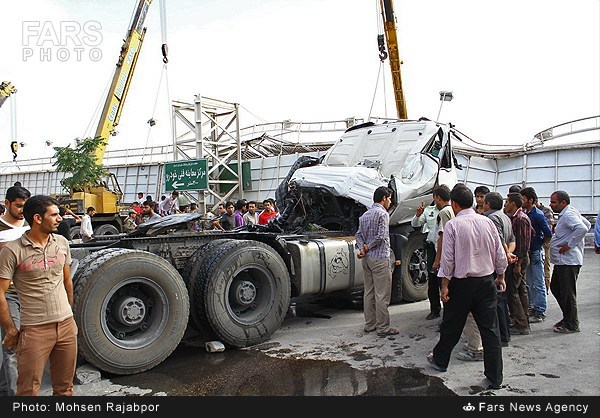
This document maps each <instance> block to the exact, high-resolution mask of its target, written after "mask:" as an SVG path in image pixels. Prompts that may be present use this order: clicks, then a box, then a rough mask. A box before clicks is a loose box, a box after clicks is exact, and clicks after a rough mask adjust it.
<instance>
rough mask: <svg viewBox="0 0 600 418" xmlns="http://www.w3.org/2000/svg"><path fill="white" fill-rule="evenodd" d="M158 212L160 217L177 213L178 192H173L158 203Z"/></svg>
mask: <svg viewBox="0 0 600 418" xmlns="http://www.w3.org/2000/svg"><path fill="white" fill-rule="evenodd" d="M159 211H160V215H161V216H167V215H171V214H173V213H178V212H179V192H178V191H177V190H173V192H172V193H171V195H170V196H169V197H167V198H166V199H165V200H163V201H162V202H160V205H159Z"/></svg>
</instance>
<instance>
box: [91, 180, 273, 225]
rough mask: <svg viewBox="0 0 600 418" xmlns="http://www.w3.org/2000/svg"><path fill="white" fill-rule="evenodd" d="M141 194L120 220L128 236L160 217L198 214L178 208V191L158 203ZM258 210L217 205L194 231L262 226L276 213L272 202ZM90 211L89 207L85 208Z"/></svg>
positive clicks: (246, 204)
mask: <svg viewBox="0 0 600 418" xmlns="http://www.w3.org/2000/svg"><path fill="white" fill-rule="evenodd" d="M143 196H144V193H143V192H139V193H138V201H134V202H133V203H132V204H131V209H130V210H129V214H128V217H127V218H126V219H125V221H124V230H125V232H127V233H129V232H132V231H133V230H135V229H136V228H137V227H138V226H139V225H141V224H143V223H145V222H149V221H154V220H156V219H159V218H160V217H164V216H167V215H171V214H174V213H198V210H199V209H198V205H197V204H196V203H195V202H192V203H190V204H189V205H188V204H185V205H181V204H180V201H179V192H178V191H176V190H175V191H173V192H171V194H170V195H169V196H164V195H163V196H161V200H160V202H157V201H154V200H153V199H152V196H151V195H148V196H146V198H145V200H142V198H143ZM262 206H263V209H262V210H258V203H257V202H256V201H254V200H252V201H247V200H246V199H239V200H237V201H235V202H233V201H227V202H225V203H219V204H217V205H216V207H215V208H213V210H209V211H208V212H207V213H205V214H204V218H205V219H203V220H201V221H198V222H196V225H195V229H196V230H210V229H215V230H221V231H231V230H233V229H235V228H238V227H240V226H244V225H266V224H267V223H268V222H269V219H271V218H274V217H275V216H277V214H278V213H279V211H278V209H277V205H276V204H275V200H274V199H273V198H267V199H264V200H263V201H262ZM89 209H93V208H89Z"/></svg>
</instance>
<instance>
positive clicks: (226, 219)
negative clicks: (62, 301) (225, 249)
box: [213, 202, 235, 231]
mask: <svg viewBox="0 0 600 418" xmlns="http://www.w3.org/2000/svg"><path fill="white" fill-rule="evenodd" d="M234 210H235V207H234V205H233V202H227V203H225V212H224V213H223V214H222V215H221V216H219V217H218V218H217V219H215V220H214V221H213V224H214V226H215V227H216V228H217V229H220V230H221V231H231V230H232V229H233V228H235V216H234V214H233V212H234Z"/></svg>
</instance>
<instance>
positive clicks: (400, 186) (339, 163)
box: [276, 119, 461, 233]
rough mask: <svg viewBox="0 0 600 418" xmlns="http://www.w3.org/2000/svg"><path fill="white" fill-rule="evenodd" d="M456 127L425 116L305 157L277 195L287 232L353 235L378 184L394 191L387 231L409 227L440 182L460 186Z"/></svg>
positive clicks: (355, 131)
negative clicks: (454, 150)
mask: <svg viewBox="0 0 600 418" xmlns="http://www.w3.org/2000/svg"><path fill="white" fill-rule="evenodd" d="M460 135H461V134H460V133H459V132H458V131H455V130H454V129H453V126H451V125H446V124H441V123H437V122H433V121H430V120H428V119H420V120H416V121H397V122H388V123H383V124H374V123H372V122H369V123H365V124H361V125H357V126H354V127H352V128H350V129H348V130H347V131H346V132H345V133H344V134H343V135H342V136H341V138H340V139H339V140H338V141H337V142H336V143H335V144H334V145H333V146H332V147H331V148H330V150H329V151H328V152H327V154H326V155H325V156H324V157H323V158H322V159H316V158H313V157H303V160H298V163H299V164H297V165H295V166H293V167H292V169H291V170H290V173H289V174H288V176H287V177H286V179H285V180H284V182H282V184H281V185H280V188H279V189H278V190H277V193H276V198H277V204H278V205H279V207H283V208H284V210H283V211H282V214H281V217H280V218H281V219H279V220H278V222H279V224H280V225H283V226H282V229H283V230H290V231H295V232H298V231H299V230H300V227H301V226H302V227H304V228H309V229H310V228H311V227H312V228H314V226H315V225H317V226H319V227H324V228H326V229H334V230H345V231H347V232H350V233H355V232H356V229H357V228H358V218H359V217H360V215H362V213H364V212H365V211H366V210H367V208H369V207H371V205H372V204H373V192H374V191H375V189H376V188H377V187H379V186H388V187H390V188H391V189H392V190H393V191H394V195H393V198H392V201H393V204H392V206H391V207H390V210H389V212H390V228H393V227H394V226H399V225H406V224H409V223H410V220H411V219H412V217H413V215H414V213H415V210H416V208H417V207H418V206H419V204H420V202H422V201H425V202H426V204H428V203H429V202H430V201H431V191H432V189H433V187H434V186H435V185H436V184H446V185H448V187H450V188H452V187H453V186H454V184H456V182H457V175H456V169H457V168H458V167H457V165H456V159H455V158H454V155H453V153H452V140H453V139H456V138H458V139H459V140H460Z"/></svg>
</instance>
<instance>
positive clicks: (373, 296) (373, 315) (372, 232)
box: [356, 186, 400, 337]
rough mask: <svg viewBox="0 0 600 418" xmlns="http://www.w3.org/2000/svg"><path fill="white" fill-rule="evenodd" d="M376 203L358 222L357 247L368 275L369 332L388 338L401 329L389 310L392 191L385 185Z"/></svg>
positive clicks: (375, 194) (374, 194)
mask: <svg viewBox="0 0 600 418" xmlns="http://www.w3.org/2000/svg"><path fill="white" fill-rule="evenodd" d="M373 202H374V203H373V206H371V208H370V209H369V210H367V211H366V212H365V213H364V214H363V215H362V216H361V217H360V219H359V221H358V222H359V224H358V231H356V247H357V248H358V250H359V251H358V258H359V259H361V260H362V267H363V271H364V274H365V285H364V288H365V290H364V292H365V293H364V297H363V301H364V302H363V304H364V311H365V332H373V331H375V330H377V336H378V337H386V336H388V335H396V334H398V333H399V332H400V331H398V330H397V329H396V328H390V313H389V312H388V306H389V304H390V297H391V295H392V269H391V266H390V229H389V227H390V215H389V213H388V209H389V207H390V205H391V203H392V190H391V189H389V188H387V187H385V186H380V187H378V188H377V189H376V190H375V193H373Z"/></svg>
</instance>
